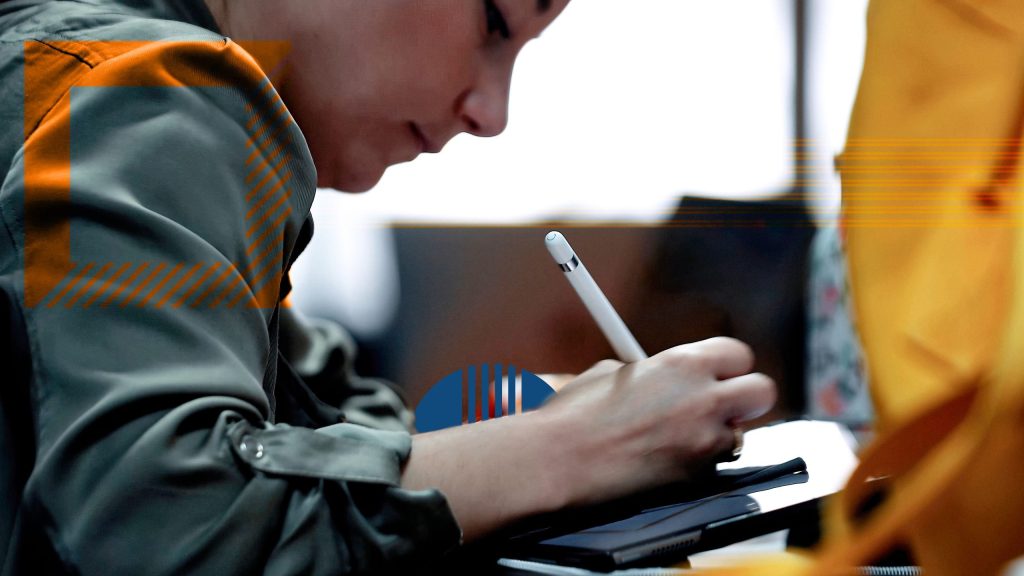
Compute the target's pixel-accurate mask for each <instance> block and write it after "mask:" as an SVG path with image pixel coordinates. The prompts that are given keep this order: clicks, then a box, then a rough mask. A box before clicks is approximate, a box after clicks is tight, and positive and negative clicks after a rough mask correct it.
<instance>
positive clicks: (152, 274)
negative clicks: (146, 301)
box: [121, 262, 167, 308]
mask: <svg viewBox="0 0 1024 576" xmlns="http://www.w3.org/2000/svg"><path fill="white" fill-rule="evenodd" d="M166 267H167V264H166V263H164V262H161V263H159V264H157V265H156V268H153V271H152V272H150V273H149V276H146V278H145V279H143V280H142V282H140V283H139V285H138V286H136V287H135V290H133V291H132V293H131V294H129V295H128V297H127V298H125V299H124V301H123V302H121V307H122V308H124V307H125V306H127V305H128V303H129V302H131V301H132V300H135V297H136V296H138V295H139V293H140V292H142V289H143V288H145V287H146V285H148V284H149V283H150V282H152V281H153V279H154V278H156V275H157V274H159V273H160V271H161V270H163V269H164V268H166Z"/></svg>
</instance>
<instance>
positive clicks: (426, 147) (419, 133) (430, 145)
mask: <svg viewBox="0 0 1024 576" xmlns="http://www.w3.org/2000/svg"><path fill="white" fill-rule="evenodd" d="M409 128H410V129H411V130H412V133H413V135H414V136H416V139H417V140H419V142H420V148H422V150H423V152H426V153H427V154H437V153H438V152H440V151H441V147H440V146H438V145H437V144H435V143H434V142H433V141H432V140H431V139H430V138H428V137H427V135H426V134H424V133H423V130H421V129H420V127H419V126H417V125H416V123H415V122H409Z"/></svg>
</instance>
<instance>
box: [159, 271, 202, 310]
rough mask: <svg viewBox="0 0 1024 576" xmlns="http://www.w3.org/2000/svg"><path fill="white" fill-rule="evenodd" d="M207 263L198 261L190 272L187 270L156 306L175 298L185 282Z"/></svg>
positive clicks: (160, 306) (161, 305)
mask: <svg viewBox="0 0 1024 576" xmlns="http://www.w3.org/2000/svg"><path fill="white" fill-rule="evenodd" d="M205 265H206V264H204V263H203V262H197V263H196V265H195V266H192V267H191V268H189V270H188V272H186V273H185V275H184V276H182V277H181V278H180V279H179V280H178V281H177V282H175V284H174V286H172V287H171V289H170V290H168V291H167V293H166V294H164V297H163V298H161V299H160V301H159V302H157V303H156V307H157V308H163V306H164V304H167V301H168V300H170V299H171V298H173V297H174V295H175V294H177V293H178V290H181V287H182V286H184V285H185V282H188V279H189V278H191V277H192V276H194V275H195V273H196V272H198V271H199V269H200V268H202V267H203V266H205Z"/></svg>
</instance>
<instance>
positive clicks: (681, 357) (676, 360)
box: [665, 347, 711, 372]
mask: <svg viewBox="0 0 1024 576" xmlns="http://www.w3.org/2000/svg"><path fill="white" fill-rule="evenodd" d="M665 361H666V363H667V364H668V366H669V367H670V368H672V369H674V370H677V371H682V372H703V371H707V370H709V369H710V367H711V360H710V358H709V357H708V356H707V354H703V353H701V352H700V351H698V350H695V349H694V348H692V347H679V348H673V349H672V350H669V351H668V353H667V354H666V356H665Z"/></svg>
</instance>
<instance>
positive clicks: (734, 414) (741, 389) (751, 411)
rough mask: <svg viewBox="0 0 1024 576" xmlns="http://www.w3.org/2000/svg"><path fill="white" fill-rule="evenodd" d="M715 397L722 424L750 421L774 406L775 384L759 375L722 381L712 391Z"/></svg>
mask: <svg viewBox="0 0 1024 576" xmlns="http://www.w3.org/2000/svg"><path fill="white" fill-rule="evenodd" d="M711 390H712V391H713V393H714V394H716V395H717V397H718V398H717V399H718V402H717V406H719V407H720V410H721V414H720V417H721V418H722V422H724V423H727V424H728V423H733V422H742V421H744V420H752V419H754V418H757V417H758V416H761V415H762V414H764V413H766V412H768V411H769V410H771V408H772V406H774V405H775V398H776V391H775V382H774V381H773V380H772V379H771V378H769V377H767V376H765V375H764V374H760V373H753V374H744V375H743V376H737V377H735V378H730V379H728V380H722V381H721V382H719V383H718V384H717V385H716V386H714V387H713V388H712V389H711Z"/></svg>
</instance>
